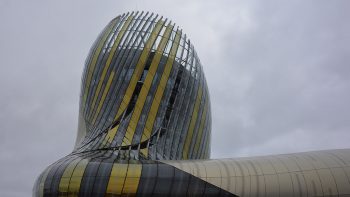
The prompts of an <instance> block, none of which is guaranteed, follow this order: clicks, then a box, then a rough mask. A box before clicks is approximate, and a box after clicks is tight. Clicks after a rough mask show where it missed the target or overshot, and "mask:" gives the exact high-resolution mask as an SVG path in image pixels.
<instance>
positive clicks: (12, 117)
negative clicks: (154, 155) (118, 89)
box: [0, 0, 350, 197]
mask: <svg viewBox="0 0 350 197" xmlns="http://www.w3.org/2000/svg"><path fill="white" fill-rule="evenodd" d="M349 8H350V1H347V0H344V1H307V2H306V1H279V0H275V1H266V0H264V1H233V0H227V1H225V0H221V1H219V0H215V1H213V0H210V1H209V0H208V1H205V0H198V1H189V0H176V1H169V0H159V1H151V0H147V1H142V0H139V1H136V0H134V1H130V0H128V1H116V0H110V1H107V0H105V1H97V0H96V1H86V0H79V1H78V0H76V1H69V0H64V1H63V0H62V1H47V0H45V1H44V0H42V1H27V0H23V1H14V0H0V67H1V71H0V92H1V93H0V175H1V176H0V196H6V197H15V196H16V197H17V196H18V197H23V196H30V195H31V194H30V192H31V188H32V186H33V182H34V179H35V178H36V177H37V176H38V175H39V173H40V172H41V171H43V169H44V168H45V167H46V166H48V165H49V164H51V163H53V162H54V161H56V160H57V159H59V158H61V157H63V156H65V155H67V154H68V153H70V152H71V151H72V149H73V145H74V141H75V137H76V129H77V117H78V107H79V106H78V101H79V91H80V78H81V73H82V70H83V65H84V61H85V58H86V55H87V53H88V51H89V49H90V46H91V45H92V43H93V41H94V40H95V39H96V37H97V35H98V33H99V32H100V31H101V30H102V28H103V27H104V26H105V25H106V24H107V23H108V22H109V21H110V20H111V19H112V18H114V17H115V16H117V15H119V14H122V13H124V12H127V11H133V10H147V11H153V12H156V13H159V14H161V15H163V16H165V17H168V18H170V19H171V20H173V21H174V22H176V23H177V24H178V25H179V26H181V27H182V28H183V30H184V32H185V33H187V35H188V36H189V38H190V39H191V40H192V42H193V43H194V46H195V49H196V50H197V52H198V55H199V57H200V59H201V62H202V64H203V67H204V71H205V74H206V77H207V81H208V84H209V91H210V95H211V101H212V117H213V127H212V150H211V151H212V158H223V157H238V156H255V155H266V154H279V153H291V152H301V151H311V150H320V149H335V148H349V147H350V144H349V140H350V103H349V102H350V23H349V19H350V12H349Z"/></svg>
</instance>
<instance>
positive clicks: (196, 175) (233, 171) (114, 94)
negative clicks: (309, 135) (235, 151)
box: [33, 12, 350, 197]
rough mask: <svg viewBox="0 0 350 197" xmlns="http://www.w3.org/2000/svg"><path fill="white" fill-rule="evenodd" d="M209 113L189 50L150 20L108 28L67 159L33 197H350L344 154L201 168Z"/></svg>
mask: <svg viewBox="0 0 350 197" xmlns="http://www.w3.org/2000/svg"><path fill="white" fill-rule="evenodd" d="M210 137H211V110H210V97H209V92H208V87H207V83H206V79H205V76H204V72H203V69H202V66H201V63H200V60H199V58H198V56H197V54H196V51H195V50H194V47H193V45H192V43H191V42H190V40H189V39H188V38H187V36H186V34H184V33H183V32H182V30H181V29H180V28H179V27H177V26H176V25H175V24H174V23H172V22H171V21H169V20H168V19H166V18H163V17H161V16H158V15H156V14H153V13H145V12H136V13H134V12H132V13H126V14H123V15H120V16H118V17H116V18H115V19H113V20H112V21H111V22H110V23H109V24H108V25H107V26H106V27H105V29H104V30H103V31H102V32H101V34H100V35H99V36H98V38H97V40H96V41H95V42H94V44H93V46H92V48H91V50H90V52H89V55H88V57H87V59H86V63H85V68H84V72H83V76H82V85H81V95H80V108H79V123H78V136H77V140H76V144H75V148H74V150H73V152H72V153H71V154H69V155H68V156H66V157H64V158H62V159H60V160H58V161H57V162H55V163H53V164H52V165H50V166H49V167H47V169H45V170H44V172H43V173H42V174H41V175H40V176H39V177H38V179H37V181H36V183H35V185H34V188H33V196H40V197H41V196H339V195H343V196H346V195H348V196H350V151H349V150H333V151H322V152H309V153H299V154H289V155H276V156H266V157H254V158H237V159H222V160H210V159H209V158H210Z"/></svg>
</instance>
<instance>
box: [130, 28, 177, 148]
mask: <svg viewBox="0 0 350 197" xmlns="http://www.w3.org/2000/svg"><path fill="white" fill-rule="evenodd" d="M173 27H174V26H172V25H168V26H167V27H166V29H165V32H164V36H163V37H162V39H161V41H160V44H159V45H158V49H157V51H156V53H155V55H154V57H153V60H152V62H151V65H150V67H149V70H148V73H147V75H146V79H145V82H144V84H143V85H142V88H141V91H140V94H139V96H138V98H137V101H136V106H137V107H138V108H137V109H134V111H133V113H132V116H131V120H130V122H132V121H133V122H138V121H139V118H140V115H141V111H142V109H143V106H144V104H145V101H146V98H147V95H148V91H149V89H150V86H151V84H152V81H153V78H154V74H150V73H155V72H156V70H157V69H158V66H159V62H160V59H161V58H162V56H163V51H164V49H165V46H166V44H167V42H168V39H169V37H170V33H171V31H172V29H173ZM130 127H131V125H130V123H129V126H128V129H127V133H126V134H125V135H127V136H129V137H128V138H129V139H130V141H132V138H133V136H134V133H135V131H136V125H135V126H134V127H133V128H130Z"/></svg>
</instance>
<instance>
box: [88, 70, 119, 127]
mask: <svg viewBox="0 0 350 197" xmlns="http://www.w3.org/2000/svg"><path fill="white" fill-rule="evenodd" d="M114 74H115V72H114V71H112V72H111V75H110V76H109V78H108V81H107V83H106V87H105V89H104V90H103V93H102V97H101V99H100V101H99V103H98V106H97V110H96V112H95V113H94V117H93V120H92V124H95V122H96V118H97V116H98V113H99V112H100V110H101V107H102V105H103V103H104V101H105V98H106V96H107V94H108V92H109V89H110V86H111V84H112V81H113V78H114ZM93 106H94V104H93V105H92V106H91V107H93Z"/></svg>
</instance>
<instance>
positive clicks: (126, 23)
mask: <svg viewBox="0 0 350 197" xmlns="http://www.w3.org/2000/svg"><path fill="white" fill-rule="evenodd" d="M134 17H135V16H134V15H130V16H129V17H128V19H127V20H126V21H125V23H124V24H123V27H122V29H121V31H120V32H119V33H118V35H117V38H116V39H115V41H114V43H113V46H112V49H111V50H110V52H109V55H108V59H107V61H106V64H105V66H104V67H103V70H102V74H101V76H100V79H99V80H98V84H97V88H96V91H95V95H94V98H93V100H92V105H91V110H90V115H91V113H94V117H93V124H94V123H95V121H96V117H97V115H98V114H99V112H100V110H99V109H97V110H96V111H94V110H93V109H94V107H95V102H96V100H97V97H98V95H99V93H100V89H101V87H102V82H103V80H104V78H105V77H106V74H107V70H108V69H109V67H110V66H111V62H112V59H113V56H114V55H115V51H116V50H117V47H118V46H119V43H120V40H121V38H122V37H123V36H124V34H125V33H126V29H127V28H128V27H129V25H130V22H131V21H132V20H133V19H134ZM112 79H113V77H112ZM105 89H107V87H105ZM103 102H104V98H103V97H102V98H101V100H100V101H99V105H101V103H103Z"/></svg>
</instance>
